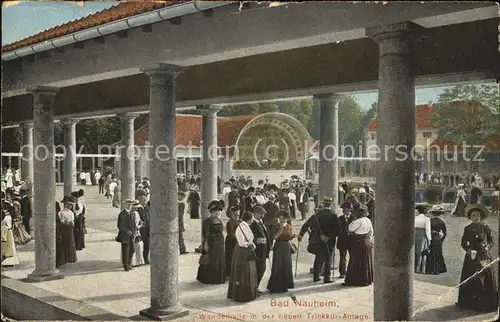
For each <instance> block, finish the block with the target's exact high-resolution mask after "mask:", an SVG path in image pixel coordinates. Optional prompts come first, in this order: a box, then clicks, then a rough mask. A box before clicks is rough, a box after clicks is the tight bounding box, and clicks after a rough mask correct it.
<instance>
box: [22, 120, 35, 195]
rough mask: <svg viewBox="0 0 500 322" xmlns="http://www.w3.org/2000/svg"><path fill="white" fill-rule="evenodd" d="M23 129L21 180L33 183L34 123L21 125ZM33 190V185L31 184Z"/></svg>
mask: <svg viewBox="0 0 500 322" xmlns="http://www.w3.org/2000/svg"><path fill="white" fill-rule="evenodd" d="M21 128H22V129H23V146H22V147H21V154H22V156H21V180H22V181H26V179H28V178H29V179H30V181H31V182H32V183H33V123H31V122H26V123H23V124H22V125H21ZM31 187H32V188H33V184H31Z"/></svg>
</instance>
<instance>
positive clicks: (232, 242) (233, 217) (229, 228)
mask: <svg viewBox="0 0 500 322" xmlns="http://www.w3.org/2000/svg"><path fill="white" fill-rule="evenodd" d="M239 210H240V209H239V206H237V205H236V206H232V207H230V208H228V209H227V213H226V215H227V217H228V218H229V221H228V222H227V223H226V232H227V235H226V242H225V245H224V247H225V250H226V277H229V275H230V273H231V261H232V260H233V252H234V247H235V246H236V245H237V244H238V241H237V240H236V228H238V225H239V224H240V221H239V220H238V212H239Z"/></svg>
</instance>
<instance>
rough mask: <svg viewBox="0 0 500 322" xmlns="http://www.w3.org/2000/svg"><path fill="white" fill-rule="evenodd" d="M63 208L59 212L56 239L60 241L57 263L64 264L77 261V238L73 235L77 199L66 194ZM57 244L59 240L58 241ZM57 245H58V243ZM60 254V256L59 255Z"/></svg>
mask: <svg viewBox="0 0 500 322" xmlns="http://www.w3.org/2000/svg"><path fill="white" fill-rule="evenodd" d="M62 204H63V209H61V210H60V211H59V212H58V213H57V216H56V217H57V219H56V225H57V226H58V228H57V231H58V232H59V234H57V233H56V239H58V241H59V248H60V250H59V254H57V250H56V264H59V265H57V266H60V265H64V264H66V263H76V260H77V258H76V247H75V238H74V235H73V227H74V225H75V214H74V213H73V211H72V207H74V205H75V200H74V199H73V198H71V197H69V196H65V197H64V199H63V200H62ZM56 244H57V242H56ZM56 247H57V245H56ZM58 255H59V256H58Z"/></svg>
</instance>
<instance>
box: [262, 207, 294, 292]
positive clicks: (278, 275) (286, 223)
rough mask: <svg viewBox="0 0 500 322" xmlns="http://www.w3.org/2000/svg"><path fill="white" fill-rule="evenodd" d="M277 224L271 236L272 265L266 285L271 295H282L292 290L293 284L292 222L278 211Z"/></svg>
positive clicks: (284, 213)
mask: <svg viewBox="0 0 500 322" xmlns="http://www.w3.org/2000/svg"><path fill="white" fill-rule="evenodd" d="M277 217H278V219H279V224H278V225H277V231H276V232H275V233H274V234H273V236H272V237H273V239H274V240H275V242H274V247H273V264H272V269H271V277H270V278H269V282H268V283H267V289H268V290H269V292H271V293H284V292H287V291H288V290H289V289H291V288H294V287H295V285H294V283H293V264H292V245H291V241H292V239H294V238H295V234H294V233H293V227H292V220H291V218H290V215H289V214H288V212H286V211H283V210H281V211H279V212H278V214H277Z"/></svg>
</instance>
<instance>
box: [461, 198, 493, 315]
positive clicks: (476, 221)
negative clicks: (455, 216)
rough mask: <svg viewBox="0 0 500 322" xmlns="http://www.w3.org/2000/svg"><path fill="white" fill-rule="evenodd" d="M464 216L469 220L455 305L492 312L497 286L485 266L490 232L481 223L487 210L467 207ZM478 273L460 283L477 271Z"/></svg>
mask: <svg viewBox="0 0 500 322" xmlns="http://www.w3.org/2000/svg"><path fill="white" fill-rule="evenodd" d="M466 214H467V217H468V218H469V219H470V220H471V221H472V222H471V223H470V224H469V225H468V226H466V227H465V228H464V233H463V236H462V243H461V246H462V248H463V250H465V252H466V254H465V258H464V264H463V266H462V276H461V277H460V283H461V284H460V289H459V291H458V301H457V303H456V304H457V306H459V307H460V308H463V309H469V310H474V311H477V312H494V311H496V310H497V308H498V285H497V280H496V277H495V272H494V270H493V267H492V266H489V267H485V266H486V265H488V264H489V263H490V262H491V260H492V256H491V254H490V249H491V247H492V246H493V237H492V234H491V229H490V227H489V226H488V224H486V223H485V222H484V221H483V220H484V219H485V218H486V217H487V216H488V209H486V207H485V206H484V205H482V204H471V205H469V208H468V209H467V212H466ZM481 270H482V272H481V274H479V275H478V276H476V277H474V278H472V279H470V280H468V281H467V282H465V283H463V284H462V282H463V281H465V280H466V279H468V278H469V277H471V276H472V275H474V274H475V273H476V272H477V271H481Z"/></svg>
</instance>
